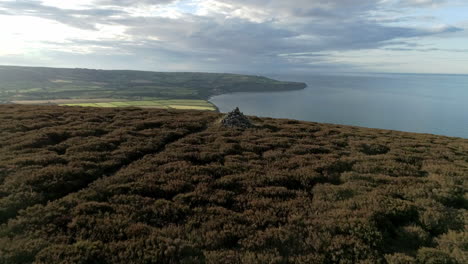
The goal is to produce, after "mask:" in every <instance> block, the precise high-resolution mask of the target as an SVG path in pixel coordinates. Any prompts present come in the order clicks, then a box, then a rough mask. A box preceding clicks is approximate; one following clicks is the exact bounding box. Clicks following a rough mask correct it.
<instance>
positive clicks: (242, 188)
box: [0, 105, 468, 263]
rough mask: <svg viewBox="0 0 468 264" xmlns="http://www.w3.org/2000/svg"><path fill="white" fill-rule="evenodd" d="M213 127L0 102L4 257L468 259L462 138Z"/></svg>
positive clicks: (0, 243) (193, 119)
mask: <svg viewBox="0 0 468 264" xmlns="http://www.w3.org/2000/svg"><path fill="white" fill-rule="evenodd" d="M219 117H220V114H217V113H211V112H190V111H176V110H169V111H164V110H156V109H88V108H67V107H53V106H50V107H37V106H8V105H4V106H0V183H1V185H0V221H1V222H3V223H4V224H3V225H1V226H0V263H30V262H32V261H33V260H35V262H36V263H78V260H80V261H82V262H79V263H219V260H220V259H222V260H223V262H224V263H338V262H340V263H356V262H360V261H361V262H362V263H466V258H467V251H466V249H467V244H468V241H467V237H468V234H467V231H466V226H467V224H468V219H467V218H468V214H467V207H468V205H467V196H466V189H467V184H468V179H467V178H468V176H467V175H468V140H465V139H457V138H448V137H442V136H435V135H425V134H412V133H403V132H395V131H387V130H375V129H366V128H357V127H349V126H339V125H327V124H318V123H310V122H297V121H291V120H281V119H269V118H262V119H259V118H252V119H253V121H254V122H255V123H256V128H253V129H248V130H245V131H238V130H231V129H225V128H222V127H220V126H219V125H218V124H217V122H216V121H217V120H218V118H219ZM416 261H417V262H416Z"/></svg>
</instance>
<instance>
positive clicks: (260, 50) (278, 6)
mask: <svg viewBox="0 0 468 264" xmlns="http://www.w3.org/2000/svg"><path fill="white" fill-rule="evenodd" d="M467 14H468V0H287V1H286V0H16V1H12V0H0V29H1V31H0V65H27V66H48V67H71V68H75V67H77V68H93V69H133V70H151V71H196V72H199V71H207V72H241V73H293V72H294V73H296V72H298V73H302V72H400V73H449V74H452V73H453V74H468V45H467V44H468V15H467Z"/></svg>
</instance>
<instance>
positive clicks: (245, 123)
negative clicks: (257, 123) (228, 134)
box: [221, 107, 253, 128]
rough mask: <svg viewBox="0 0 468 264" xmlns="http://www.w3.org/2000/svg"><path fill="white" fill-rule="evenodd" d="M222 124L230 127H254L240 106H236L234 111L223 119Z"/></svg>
mask: <svg viewBox="0 0 468 264" xmlns="http://www.w3.org/2000/svg"><path fill="white" fill-rule="evenodd" d="M221 124H222V125H223V126H225V127H230V128H249V127H253V125H252V123H250V121H249V119H248V118H247V117H246V116H245V115H244V114H242V113H241V111H240V110H239V107H236V109H234V110H233V111H232V112H229V113H228V114H227V115H226V116H225V117H224V118H223V120H221Z"/></svg>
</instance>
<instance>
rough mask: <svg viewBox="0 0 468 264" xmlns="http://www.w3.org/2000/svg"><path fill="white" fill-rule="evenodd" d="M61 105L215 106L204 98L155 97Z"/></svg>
mask: <svg viewBox="0 0 468 264" xmlns="http://www.w3.org/2000/svg"><path fill="white" fill-rule="evenodd" d="M60 105H62V106H83V107H140V108H159V109H192V110H209V111H216V106H214V105H213V104H211V103H210V102H208V101H205V100H170V99H156V100H145V101H115V102H113V101H105V102H96V101H91V102H86V103H85V102H83V103H67V104H60Z"/></svg>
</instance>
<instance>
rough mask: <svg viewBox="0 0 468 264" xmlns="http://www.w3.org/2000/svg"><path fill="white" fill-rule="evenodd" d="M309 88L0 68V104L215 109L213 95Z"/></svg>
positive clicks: (213, 77)
mask: <svg viewBox="0 0 468 264" xmlns="http://www.w3.org/2000/svg"><path fill="white" fill-rule="evenodd" d="M305 86H306V85H305V84H304V83H296V82H282V81H277V80H273V79H269V78H266V77H261V76H253V75H240V74H226V73H197V72H148V71H128V70H92V69H80V68H77V69H63V68H45V67H18V66H0V103H9V102H10V103H11V102H12V103H16V104H59V105H74V106H77V105H78V106H94V107H125V106H135V107H146V108H166V109H167V108H174V109H198V110H216V107H215V106H214V105H213V104H211V103H210V102H208V101H207V100H208V99H209V98H210V97H211V96H214V95H219V94H223V93H232V92H262V91H263V92H264V91H285V90H297V89H302V88H304V87H305ZM168 100H169V101H168ZM170 100H172V101H170ZM174 100H175V102H174Z"/></svg>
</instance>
